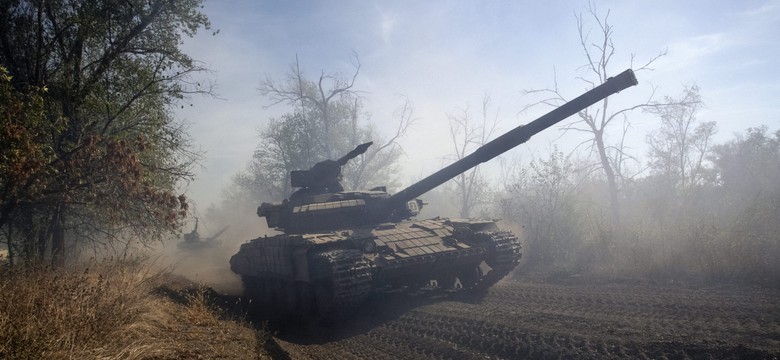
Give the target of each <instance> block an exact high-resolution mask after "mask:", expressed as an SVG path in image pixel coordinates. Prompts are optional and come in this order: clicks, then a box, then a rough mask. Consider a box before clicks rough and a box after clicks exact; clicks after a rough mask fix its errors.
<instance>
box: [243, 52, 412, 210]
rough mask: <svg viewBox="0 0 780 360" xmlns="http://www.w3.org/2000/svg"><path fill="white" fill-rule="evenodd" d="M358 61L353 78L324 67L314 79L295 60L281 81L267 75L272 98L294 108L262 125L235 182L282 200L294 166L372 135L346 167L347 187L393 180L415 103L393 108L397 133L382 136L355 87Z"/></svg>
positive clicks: (342, 151)
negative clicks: (400, 142)
mask: <svg viewBox="0 0 780 360" xmlns="http://www.w3.org/2000/svg"><path fill="white" fill-rule="evenodd" d="M359 69H360V63H359V62H356V63H355V72H354V73H353V75H352V76H351V77H349V78H344V77H341V76H339V75H326V74H325V73H322V74H321V75H320V77H319V78H318V79H317V80H316V81H314V80H310V79H308V78H306V77H305V75H304V74H303V71H302V70H301V69H300V67H299V65H298V64H297V62H296V64H294V65H293V66H292V67H291V70H290V72H289V73H288V75H287V79H286V80H285V81H283V82H281V83H279V82H277V81H275V80H273V79H271V78H268V79H266V81H265V82H264V83H263V86H262V87H261V92H262V93H263V94H264V95H267V96H268V97H269V98H270V99H271V100H272V101H273V104H279V103H284V104H286V105H288V106H290V107H291V108H292V112H291V113H287V114H284V115H282V116H281V117H280V118H275V119H270V121H269V123H268V125H267V126H266V127H265V128H264V129H262V130H261V131H260V138H261V142H260V144H259V145H258V148H257V150H256V151H255V153H254V155H253V158H252V161H251V163H250V164H249V166H248V168H247V170H246V171H244V172H242V173H239V174H238V175H237V176H236V177H235V178H234V182H235V183H236V184H237V185H239V186H240V187H241V188H243V189H245V190H247V191H248V192H249V193H250V194H253V196H254V197H257V198H261V199H262V198H266V199H267V198H270V199H275V200H280V199H282V198H284V197H286V196H287V195H289V194H290V191H291V188H290V178H289V176H290V171H292V170H303V169H308V168H310V167H311V166H312V165H314V164H315V163H317V162H319V161H322V160H325V159H332V160H335V159H338V158H340V157H342V156H343V155H345V154H346V153H348V152H349V151H351V150H352V149H354V148H355V146H357V145H359V144H361V143H365V142H368V141H371V140H373V141H374V145H373V146H371V147H370V148H369V150H368V151H367V152H366V153H365V154H364V155H362V156H360V157H358V158H356V159H353V160H352V161H350V163H348V164H347V165H346V166H345V167H344V169H343V170H342V174H343V176H344V181H345V185H347V187H348V188H353V189H357V188H364V187H366V186H370V185H377V184H388V182H390V184H388V185H392V184H393V179H394V176H393V174H396V173H397V166H396V161H397V160H398V158H399V157H400V155H401V153H402V151H401V148H400V146H399V145H398V144H397V142H396V141H397V140H398V139H399V138H400V137H401V136H403V134H404V133H405V132H406V130H407V129H408V128H409V126H410V125H411V123H412V122H413V120H414V119H413V118H412V114H413V112H414V107H413V105H412V104H411V102H409V101H408V100H406V101H405V102H404V105H403V106H402V107H401V108H399V110H398V111H397V112H396V113H395V114H394V115H395V116H396V117H397V118H398V119H399V123H398V124H399V125H398V128H397V129H396V133H395V134H394V135H393V136H392V137H391V138H390V139H386V140H385V139H382V138H381V137H380V136H379V135H378V134H377V132H376V130H375V129H374V128H373V127H372V126H371V125H367V124H365V122H366V120H365V119H367V118H368V114H367V113H366V112H365V111H364V110H363V101H362V99H361V98H360V97H359V96H358V93H357V92H356V91H355V90H353V87H354V83H355V79H356V78H357V75H358V73H359Z"/></svg>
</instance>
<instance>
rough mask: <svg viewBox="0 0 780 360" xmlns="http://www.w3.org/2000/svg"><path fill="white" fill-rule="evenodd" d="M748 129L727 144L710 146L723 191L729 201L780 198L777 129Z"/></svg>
mask: <svg viewBox="0 0 780 360" xmlns="http://www.w3.org/2000/svg"><path fill="white" fill-rule="evenodd" d="M768 131H769V128H768V127H767V126H761V127H758V128H750V129H748V130H747V134H746V135H738V136H737V138H736V139H734V140H732V141H729V142H727V143H726V144H722V145H717V146H715V147H713V155H712V157H711V160H712V161H713V163H714V165H715V171H716V173H717V176H718V181H719V182H720V184H721V186H722V187H723V190H724V192H725V193H726V194H728V195H729V197H732V199H730V200H731V201H736V202H738V203H749V202H751V201H753V199H754V198H760V197H770V196H775V197H780V185H778V184H780V130H777V131H775V133H774V134H773V135H774V136H772V135H769V134H768Z"/></svg>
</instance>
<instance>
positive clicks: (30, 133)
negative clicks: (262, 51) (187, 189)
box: [0, 0, 209, 263]
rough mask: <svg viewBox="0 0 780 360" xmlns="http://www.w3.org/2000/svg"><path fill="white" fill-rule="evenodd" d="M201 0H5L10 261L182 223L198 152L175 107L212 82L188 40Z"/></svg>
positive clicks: (2, 232)
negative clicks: (184, 44) (186, 185)
mask: <svg viewBox="0 0 780 360" xmlns="http://www.w3.org/2000/svg"><path fill="white" fill-rule="evenodd" d="M199 6H200V1H199V0H180V1H167V0H157V1H145V0H144V1H141V0H138V1H102V0H101V1H75V2H74V1H57V0H55V1H42V2H39V1H24V0H19V1H3V2H2V4H1V5H0V68H1V70H0V95H1V96H2V97H0V122H1V124H0V129H2V130H0V174H2V177H0V238H1V239H2V241H3V243H5V244H6V245H7V246H8V250H9V255H10V258H11V261H12V262H14V263H16V262H19V260H24V261H26V262H36V261H43V260H44V259H45V258H50V259H52V260H54V261H58V260H61V259H62V258H63V255H64V254H65V253H66V247H67V248H70V247H84V246H94V247H100V246H103V245H107V244H111V243H113V244H116V241H117V240H120V241H121V240H126V239H128V238H129V237H130V236H134V237H136V238H138V239H145V240H143V241H151V240H152V239H156V238H159V236H160V235H162V234H163V233H164V232H166V231H168V230H173V229H176V228H177V226H178V225H179V220H180V219H182V218H183V216H185V215H186V211H187V202H186V199H185V198H184V197H183V196H180V195H177V193H176V192H175V185H176V183H177V182H178V181H181V180H184V179H189V178H191V176H192V174H191V171H190V168H191V166H192V164H193V161H194V160H195V159H196V154H193V153H192V152H191V150H190V147H189V144H188V142H189V138H188V135H187V134H186V132H185V131H184V130H183V128H182V125H181V124H179V123H178V122H176V121H175V120H174V119H173V116H172V114H171V108H172V106H175V105H177V104H178V103H179V101H180V100H182V99H183V98H184V97H185V96H186V95H187V94H192V93H202V92H208V88H206V87H204V86H201V85H200V84H193V83H190V82H188V77H189V75H191V74H192V73H194V72H198V71H201V70H202V69H201V68H200V67H199V66H198V65H197V64H196V63H195V62H194V61H193V60H192V59H191V58H190V57H188V56H187V55H186V54H184V53H182V52H181V51H180V50H179V45H180V43H181V38H182V37H183V36H191V35H193V34H194V33H195V32H196V31H198V30H199V29H200V28H208V27H209V22H208V20H207V19H206V17H205V15H203V14H202V13H200V12H199Z"/></svg>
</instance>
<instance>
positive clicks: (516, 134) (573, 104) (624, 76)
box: [383, 69, 638, 211]
mask: <svg viewBox="0 0 780 360" xmlns="http://www.w3.org/2000/svg"><path fill="white" fill-rule="evenodd" d="M637 84H638V82H637V79H636V76H635V75H634V72H633V71H632V70H631V69H628V70H626V71H624V72H622V73H620V74H618V75H616V76H614V77H611V78H609V79H607V81H605V82H604V83H603V84H601V85H599V86H597V87H595V88H593V89H591V90H589V91H588V92H586V93H584V94H582V95H580V96H578V97H577V98H575V99H573V100H571V101H569V102H567V103H565V104H563V105H561V106H560V107H558V108H555V109H553V110H552V111H550V112H548V113H547V114H545V115H542V116H541V117H539V118H538V119H536V120H534V121H532V122H530V123H528V124H526V125H520V126H518V127H516V128H514V129H512V130H510V131H508V132H507V133H505V134H503V135H501V136H499V137H497V138H496V139H493V140H492V141H490V142H488V143H487V144H485V145H483V146H481V147H480V148H479V149H477V150H476V151H474V152H473V153H471V154H469V155H467V156H466V157H464V158H462V159H460V160H458V161H456V162H454V163H452V164H450V165H449V166H447V167H445V168H443V169H441V170H439V171H437V172H435V173H433V174H431V175H430V176H428V177H426V178H425V179H422V180H420V181H418V182H416V183H414V184H412V185H410V186H409V187H407V188H405V189H403V190H401V191H400V192H398V193H396V194H394V195H392V196H390V197H389V198H388V199H387V200H386V201H385V203H384V204H383V205H384V208H385V210H389V211H392V210H393V209H397V208H398V207H400V206H403V205H404V204H405V203H406V202H408V201H411V200H413V199H415V198H417V197H418V196H420V195H422V194H424V193H426V192H428V191H430V190H432V189H433V188H435V187H437V186H439V185H441V184H443V183H445V182H447V181H448V180H450V179H452V178H454V177H456V176H458V175H459V174H461V173H463V172H466V171H468V170H469V169H471V168H473V167H475V166H477V165H479V164H481V163H483V162H486V161H488V160H490V159H493V158H495V157H496V156H498V155H501V154H503V153H504V152H506V151H508V150H510V149H512V148H514V147H516V146H518V145H520V144H522V143H524V142H526V141H528V139H530V138H531V137H532V136H534V135H536V134H537V133H539V132H540V131H542V130H544V129H547V128H548V127H550V126H553V125H555V124H556V123H558V122H560V121H562V120H563V119H565V118H567V117H569V116H571V115H574V114H576V113H578V112H580V111H582V110H583V109H585V108H587V107H588V106H591V105H593V104H595V103H596V102H598V101H601V100H603V99H604V98H606V97H607V96H610V95H612V94H614V93H617V92H619V91H621V90H623V89H626V88H629V87H631V86H634V85H637Z"/></svg>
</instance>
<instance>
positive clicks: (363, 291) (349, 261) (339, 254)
mask: <svg viewBox="0 0 780 360" xmlns="http://www.w3.org/2000/svg"><path fill="white" fill-rule="evenodd" d="M313 257H314V259H312V260H314V261H315V262H317V263H319V264H321V266H325V269H323V270H325V271H326V272H327V273H330V278H329V280H330V281H327V283H328V284H327V285H329V286H330V288H329V289H327V290H326V291H322V290H320V291H317V293H316V296H317V303H318V306H317V307H318V310H319V312H320V313H321V314H320V315H323V316H325V317H334V314H335V313H337V312H341V311H343V310H345V309H348V308H350V307H352V306H356V305H359V304H360V303H362V302H363V301H364V300H365V299H366V298H367V297H368V296H369V294H371V280H372V268H371V265H370V264H369V263H368V262H367V261H366V260H365V259H363V254H362V253H361V252H360V251H358V250H331V251H325V252H321V253H318V254H314V255H313ZM321 269H322V268H321ZM320 286H322V285H320ZM324 297H329V298H324ZM335 317H338V316H335Z"/></svg>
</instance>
